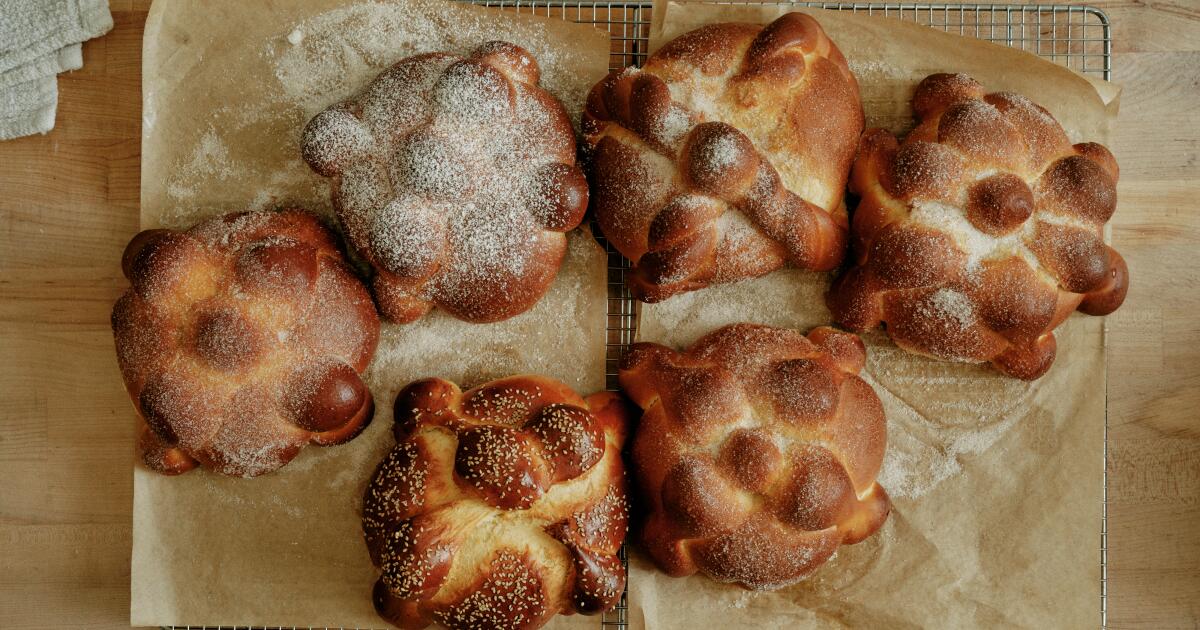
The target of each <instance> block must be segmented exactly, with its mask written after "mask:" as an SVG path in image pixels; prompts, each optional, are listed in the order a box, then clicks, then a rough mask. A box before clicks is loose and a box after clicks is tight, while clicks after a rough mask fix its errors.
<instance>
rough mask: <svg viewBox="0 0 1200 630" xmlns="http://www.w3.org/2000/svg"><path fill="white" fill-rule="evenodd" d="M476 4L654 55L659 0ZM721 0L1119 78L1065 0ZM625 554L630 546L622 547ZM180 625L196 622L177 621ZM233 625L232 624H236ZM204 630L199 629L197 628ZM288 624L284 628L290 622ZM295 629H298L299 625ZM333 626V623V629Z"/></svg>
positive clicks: (625, 55) (605, 624)
mask: <svg viewBox="0 0 1200 630" xmlns="http://www.w3.org/2000/svg"><path fill="white" fill-rule="evenodd" d="M460 1H463V2H470V3H471V4H476V5H481V6H486V7H493V8H498V9H504V10H510V11H514V12H517V13H531V14H536V15H542V16H546V17H553V18H560V19H564V20H570V21H572V22H579V23H583V24H593V25H595V26H597V27H598V28H602V29H604V30H606V31H608V33H609V36H610V38H611V42H612V43H611V47H610V51H609V68H610V69H613V70H617V69H621V68H625V67H627V66H637V65H641V64H642V63H643V62H644V61H645V60H646V57H647V55H648V54H649V50H648V48H649V33H650V16H651V11H652V10H653V2H652V1H651V0H637V1H614V0H460ZM714 3H715V4H728V5H762V4H766V5H770V6H782V7H817V8H822V9H830V10H837V11H851V12H855V13H864V14H867V15H878V16H883V17H891V18H896V19H900V20H904V21H908V22H915V23H918V24H923V25H925V26H930V27H933V28H936V29H940V30H943V31H946V32H948V33H953V34H956V35H962V36H966V37H974V38H977V39H982V40H985V41H990V42H994V43H998V44H1004V45H1006V46H1010V47H1013V48H1018V49H1021V50H1025V51H1027V52H1031V53H1034V54H1036V55H1038V56H1041V57H1045V58H1047V59H1049V60H1051V61H1053V62H1055V63H1058V64H1060V65H1063V66H1066V67H1068V68H1071V69H1072V70H1075V71H1077V72H1081V73H1084V74H1088V75H1092V76H1094V77H1097V78H1101V79H1105V80H1108V79H1110V78H1111V77H1112V29H1111V25H1110V23H1109V21H1108V16H1107V15H1105V13H1104V12H1103V11H1101V10H1099V9H1096V8H1094V7H1089V6H1067V5H1057V4H1034V5H1015V4H944V3H925V2H917V3H904V2H901V3H895V2H811V1H807V2H806V1H798V2H791V1H787V0H782V1H779V0H775V1H772V0H767V1H762V2H760V1H759V0H716V1H715V2H714ZM593 231H594V232H596V233H597V237H598V240H600V242H601V244H602V245H604V247H605V250H606V251H607V252H608V319H607V334H608V338H607V344H606V362H605V363H606V384H607V387H608V388H609V389H616V388H617V366H618V364H619V362H620V360H621V355H622V353H623V352H624V351H625V348H626V347H628V346H629V344H631V343H632V342H633V339H634V336H635V334H636V331H637V302H636V301H635V300H633V298H632V297H630V295H629V291H628V290H627V289H626V285H625V272H626V271H627V270H628V269H629V261H627V260H625V258H624V257H622V256H621V254H620V253H619V252H617V251H616V250H615V249H613V248H612V246H611V245H609V244H608V243H607V242H605V241H604V240H603V238H601V237H599V234H598V230H593ZM1107 445H1108V423H1107V417H1106V419H1105V460H1107V456H1108V453H1107V450H1108V449H1107ZM1107 499H1108V479H1107V467H1105V483H1104V503H1105V505H1104V510H1103V512H1102V519H1101V529H1100V571H1101V573H1100V575H1101V584H1100V616H1101V626H1102V627H1104V626H1105V625H1106V622H1107V601H1108V568H1107V563H1108V505H1107V503H1108V500H1107ZM621 559H622V560H623V561H624V560H625V550H624V549H622V550H621ZM626 595H627V594H622V596H621V601H620V602H619V603H618V605H617V607H616V608H614V609H613V610H612V611H610V612H608V613H605V614H604V616H603V618H602V619H601V621H600V623H601V627H602V628H605V629H609V628H626V627H627V625H628V609H627V602H626ZM177 628H179V629H180V630H182V629H183V628H187V630H191V629H192V628H193V626H186V627H185V626H177ZM230 628H232V627H231V626H230ZM197 630H199V629H197ZM280 630H283V629H282V628H281V629H280ZM293 630H295V629H294V628H293ZM326 630H329V629H326Z"/></svg>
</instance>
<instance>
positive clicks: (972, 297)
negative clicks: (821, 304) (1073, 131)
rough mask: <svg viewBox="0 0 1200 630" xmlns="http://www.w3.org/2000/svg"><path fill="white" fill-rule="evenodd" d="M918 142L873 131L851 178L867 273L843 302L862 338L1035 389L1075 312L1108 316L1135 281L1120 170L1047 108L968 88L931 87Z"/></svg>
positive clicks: (963, 82)
mask: <svg viewBox="0 0 1200 630" xmlns="http://www.w3.org/2000/svg"><path fill="white" fill-rule="evenodd" d="M913 110H914V111H915V112H916V115H917V117H918V120H919V124H918V125H917V127H916V128H915V129H914V130H913V131H912V133H910V134H909V135H908V137H907V138H906V139H905V140H904V142H903V143H902V144H900V143H897V141H896V139H895V138H894V137H893V136H892V135H891V134H890V133H888V132H886V131H883V130H880V129H875V130H871V131H868V132H867V133H866V134H865V135H864V136H863V140H862V146H861V148H860V150H859V155H858V159H857V161H856V162H855V165H854V171H853V173H852V175H851V180H850V190H851V191H852V192H854V193H856V194H858V195H860V196H861V201H860V202H859V204H858V207H857V208H856V209H855V212H854V221H853V225H852V228H851V231H852V246H853V252H854V260H853V264H852V265H851V267H850V268H849V269H848V270H847V271H846V272H844V273H843V274H842V275H841V276H840V277H839V278H838V279H837V280H836V281H835V282H834V285H833V288H832V289H831V291H830V294H829V300H828V301H829V307H830V309H831V310H832V311H833V316H834V319H835V320H836V321H837V322H838V323H839V324H841V325H842V326H844V327H846V328H849V329H850V330H854V331H859V332H861V331H865V330H869V329H871V328H874V327H876V326H879V325H880V324H885V325H886V326H887V331H888V333H889V334H890V335H891V337H892V339H893V340H894V341H895V342H896V344H897V345H899V346H900V347H902V348H905V349H906V350H909V351H911V352H916V353H919V354H925V355H929V356H933V357H938V358H942V359H951V360H959V361H969V362H990V363H991V364H992V365H994V366H995V367H996V368H998V369H999V370H1000V371H1002V372H1004V373H1006V374H1008V375H1010V376H1014V377H1017V378H1022V379H1035V378H1038V377H1039V376H1041V375H1042V374H1044V373H1045V372H1046V370H1048V369H1049V368H1050V364H1051V363H1052V362H1053V361H1054V354H1055V348H1056V344H1055V340H1054V332H1053V331H1054V328H1055V327H1057V326H1058V325H1059V324H1060V323H1062V321H1063V320H1065V319H1066V318H1067V317H1068V316H1069V315H1070V314H1071V312H1072V311H1074V310H1079V311H1082V312H1084V313H1087V314H1090V315H1105V314H1108V313H1111V312H1112V311H1114V310H1116V309H1117V307H1119V306H1120V305H1121V302H1123V301H1124V299H1125V293H1126V291H1127V290H1128V287H1129V274H1128V270H1127V269H1126V266H1125V261H1124V259H1122V258H1121V255H1120V254H1118V253H1117V252H1116V250H1114V249H1112V248H1111V247H1109V246H1108V245H1106V244H1105V243H1104V224H1105V223H1106V222H1107V221H1108V219H1109V217H1111V216H1112V213H1113V211H1114V210H1115V209H1116V203H1117V188H1116V184H1117V176H1118V170H1117V163H1116V160H1115V159H1113V156H1112V154H1111V153H1109V151H1108V149H1106V148H1104V147H1103V146H1101V145H1099V144H1095V143H1086V142H1085V143H1080V144H1076V145H1073V146H1072V144H1071V142H1070V141H1069V140H1068V139H1067V136H1066V134H1065V133H1064V132H1063V130H1062V127H1060V126H1059V124H1058V122H1057V121H1056V120H1054V118H1053V117H1052V116H1051V115H1050V114H1049V113H1048V112H1047V111H1046V110H1045V109H1043V108H1042V107H1040V106H1038V105H1037V104H1035V103H1033V102H1032V101H1030V100H1029V99H1027V98H1025V97H1023V96H1020V95H1018V94H1012V93H1008V92H996V93H991V94H988V93H986V92H985V91H984V89H983V86H981V85H980V84H979V83H977V82H975V81H974V80H973V79H971V78H970V77H967V76H965V75H961V74H934V75H930V76H929V77H926V78H925V79H924V80H923V81H922V82H921V84H920V85H919V86H918V87H917V91H916V93H915V95H914V96H913Z"/></svg>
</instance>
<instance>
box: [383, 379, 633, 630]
mask: <svg viewBox="0 0 1200 630" xmlns="http://www.w3.org/2000/svg"><path fill="white" fill-rule="evenodd" d="M395 411H396V414H395V418H396V424H395V427H394V429H393V431H394V433H395V437H396V446H395V447H394V448H393V449H392V451H391V452H390V453H388V455H387V457H385V458H384V460H383V461H382V462H381V463H380V464H379V467H378V468H377V469H376V471H375V476H374V478H372V479H371V483H370V485H369V486H368V487H367V492H366V496H365V497H364V499H363V532H364V534H365V535H366V541H367V547H368V549H370V552H371V560H372V562H374V563H375V566H377V567H379V568H380V570H381V571H382V575H381V576H380V578H379V580H378V581H377V582H376V583H375V592H374V600H375V609H376V610H377V611H379V614H380V615H381V616H382V617H383V618H384V619H387V620H388V621H390V622H391V623H393V624H396V625H398V626H400V627H402V628H422V627H425V626H426V625H428V624H429V623H432V622H434V621H436V622H438V623H441V624H444V625H445V626H447V627H450V628H512V629H518V628H537V627H540V626H541V625H543V624H544V623H546V622H547V621H548V620H549V619H550V618H551V617H553V616H554V615H555V614H557V613H560V612H561V613H564V614H573V613H576V612H579V613H583V614H594V613H598V612H601V611H604V610H608V609H610V608H612V606H613V605H615V604H616V602H617V600H619V599H620V597H621V592H622V590H623V589H624V586H625V569H624V567H623V566H622V564H621V560H620V558H618V556H617V551H618V549H620V546H621V541H622V540H624V538H625V531H626V523H627V519H628V515H627V511H628V503H627V501H626V486H625V469H624V465H623V464H622V462H621V447H622V445H623V444H624V442H625V435H626V423H627V422H628V421H629V416H630V411H631V410H630V409H629V407H628V404H627V403H626V402H625V401H624V400H623V399H622V398H621V397H620V396H619V395H618V394H615V393H612V392H603V393H598V394H593V395H592V396H589V397H588V398H586V399H584V398H581V397H580V396H579V395H578V394H576V393H575V392H574V391H572V390H571V388H569V387H567V386H566V385H564V384H563V383H560V382H558V381H556V380H554V379H550V378H546V377H542V376H513V377H509V378H505V379H500V380H496V381H491V382H489V383H486V384H484V385H481V386H479V387H476V388H474V389H471V390H468V391H467V392H462V391H461V390H460V389H459V388H458V386H457V385H455V384H453V383H450V382H447V381H444V380H441V379H428V380H423V381H417V382H415V383H412V384H410V385H408V386H407V387H406V388H404V390H403V391H401V392H400V394H399V395H398V396H397V397H396V408H395Z"/></svg>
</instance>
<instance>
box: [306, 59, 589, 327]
mask: <svg viewBox="0 0 1200 630" xmlns="http://www.w3.org/2000/svg"><path fill="white" fill-rule="evenodd" d="M539 76H540V71H539V69H538V65H537V61H535V60H534V59H533V57H532V56H531V55H530V54H529V52H528V51H526V50H525V49H523V48H521V47H519V46H515V45H513V44H509V43H505V42H489V43H487V44H484V45H482V46H480V47H479V48H477V49H476V50H475V51H474V52H472V53H471V55H470V56H469V57H467V58H465V59H464V58H460V57H457V56H455V55H450V54H445V53H430V54H425V55H417V56H414V57H409V58H407V59H404V60H402V61H400V62H399V63H397V64H395V65H394V66H392V67H391V68H389V69H387V70H386V71H384V72H383V73H382V74H380V75H379V76H378V77H377V78H376V79H375V80H373V81H372V82H371V83H370V84H368V85H367V86H366V88H365V89H364V90H363V91H362V93H360V94H358V95H357V96H355V97H354V98H352V99H350V100H347V101H344V102H342V103H338V104H336V105H333V106H332V107H330V108H329V109H326V110H325V111H323V112H321V113H319V114H317V115H316V116H315V117H314V118H313V119H312V120H311V121H309V123H308V126H307V127H306V128H305V130H304V137H303V139H302V141H301V148H302V152H303V156H304V159H305V161H307V162H308V164H309V165H310V166H311V167H312V168H313V170H315V171H317V172H318V173H320V174H321V175H324V176H326V177H331V178H332V179H333V203H334V208H335V209H336V210H337V215H338V219H339V220H340V221H341V222H342V224H343V225H344V226H345V228H346V233H347V234H348V237H349V240H350V242H351V244H352V245H353V246H354V248H355V249H357V250H358V251H359V252H361V253H362V254H363V256H364V257H366V258H367V260H369V261H370V262H371V264H372V265H373V266H374V268H375V271H376V275H375V279H374V290H375V299H376V301H377V302H378V303H379V309H380V312H381V313H382V314H383V316H384V317H385V318H386V319H389V320H392V321H395V322H399V323H405V322H410V321H413V320H415V319H418V318H420V317H422V316H423V315H425V314H426V313H427V312H429V310H430V309H431V308H433V307H434V306H438V307H440V308H443V309H445V310H446V311H447V312H449V313H450V314H452V315H454V316H455V317H458V318H460V319H464V320H468V321H473V322H492V321H498V320H502V319H507V318H509V317H512V316H514V315H517V314H519V313H522V312H524V311H526V310H528V309H529V308H531V307H532V306H533V305H534V304H536V303H537V301H538V300H539V299H541V297H542V295H543V294H544V293H545V292H546V290H547V289H549V287H550V284H551V282H552V281H553V280H554V276H555V275H556V274H557V273H558V268H559V266H560V265H561V263H562V260H563V257H564V255H565V253H566V243H567V240H566V234H565V233H566V232H569V231H570V230H572V229H574V228H575V227H576V226H578V225H579V222H580V221H581V220H582V219H583V214H584V211H585V210H586V209H587V202H588V192H587V181H586V180H585V178H584V176H583V172H582V171H581V170H580V169H579V168H578V167H577V166H576V165H575V132H574V130H573V129H572V128H571V122H570V119H569V118H568V117H567V113H566V111H565V110H564V109H563V107H562V105H561V104H560V103H559V102H558V101H557V100H556V99H555V98H554V96H553V95H551V94H550V93H549V92H547V91H545V90H543V89H542V88H540V87H538V79H539Z"/></svg>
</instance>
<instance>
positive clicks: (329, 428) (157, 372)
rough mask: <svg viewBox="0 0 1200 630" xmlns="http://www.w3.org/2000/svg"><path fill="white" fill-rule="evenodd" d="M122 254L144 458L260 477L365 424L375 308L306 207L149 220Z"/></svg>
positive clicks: (121, 320) (123, 322)
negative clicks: (167, 225) (184, 220)
mask: <svg viewBox="0 0 1200 630" xmlns="http://www.w3.org/2000/svg"><path fill="white" fill-rule="evenodd" d="M121 264H122V267H123V269H124V271H125V276H126V277H127V278H129V281H130V282H131V283H132V284H133V287H132V288H131V289H129V290H128V291H126V292H125V295H123V296H122V297H121V299H119V300H117V303H116V306H114V307H113V313H112V327H113V335H114V337H115V338H116V346H117V360H118V362H119V363H120V366H121V374H122V376H124V379H125V387H126V389H128V390H129V395H130V396H131V397H132V398H133V402H134V406H135V407H136V408H137V411H138V414H139V415H140V416H141V417H142V419H143V420H144V421H145V426H144V427H143V429H142V434H141V438H140V445H141V451H142V458H143V459H144V460H145V462H146V464H147V465H148V466H149V467H150V468H152V469H154V470H157V471H158V472H161V473H165V474H169V475H170V474H179V473H182V472H186V471H188V470H191V469H192V468H193V467H195V466H196V465H197V464H198V463H199V464H203V465H204V466H205V467H206V468H210V469H212V470H214V471H217V472H220V473H224V474H226V475H238V476H245V477H253V476H256V475H261V474H263V473H268V472H271V471H273V470H276V469H278V468H280V467H281V466H283V465H284V464H286V463H288V462H289V461H291V460H292V458H293V457H295V456H296V454H297V453H298V452H299V451H300V449H301V448H302V447H303V446H304V445H305V444H306V443H309V442H312V443H314V444H320V445H327V444H340V443H342V442H346V441H349V440H350V439H352V438H354V437H355V436H356V435H358V434H359V432H361V431H362V430H363V428H364V427H366V426H367V424H369V423H370V422H371V417H372V415H373V413H374V410H375V407H374V404H373V402H372V399H371V392H370V391H369V390H368V389H367V387H366V385H364V384H363V382H362V379H361V378H360V377H359V373H360V372H362V371H363V370H364V369H366V367H367V363H369V362H370V360H371V356H372V355H373V354H374V353H375V345H376V343H377V342H378V340H379V318H378V317H377V316H376V314H375V307H374V305H373V304H371V297H370V295H368V294H367V291H366V288H365V287H363V285H362V284H361V283H360V282H359V280H358V278H356V277H355V276H354V274H353V273H352V272H351V271H350V269H349V267H347V265H346V264H345V262H344V261H343V259H342V255H341V252H339V251H338V248H337V244H336V243H335V242H334V239H333V235H332V234H330V232H329V231H328V230H326V229H325V228H324V227H323V226H321V224H320V223H319V222H318V221H317V219H316V218H314V217H313V216H312V215H310V214H307V213H305V212H302V211H298V210H287V211H283V212H254V213H240V214H229V215H225V216H222V217H216V218H213V219H209V220H207V221H204V222H202V223H200V224H198V225H196V226H195V227H193V228H192V229H190V230H188V231H186V232H175V231H171V230H147V231H145V232H142V233H140V234H138V235H137V236H135V237H133V240H132V241H130V243H129V246H128V247H126V249H125V256H124V258H123V260H122V262H121Z"/></svg>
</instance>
